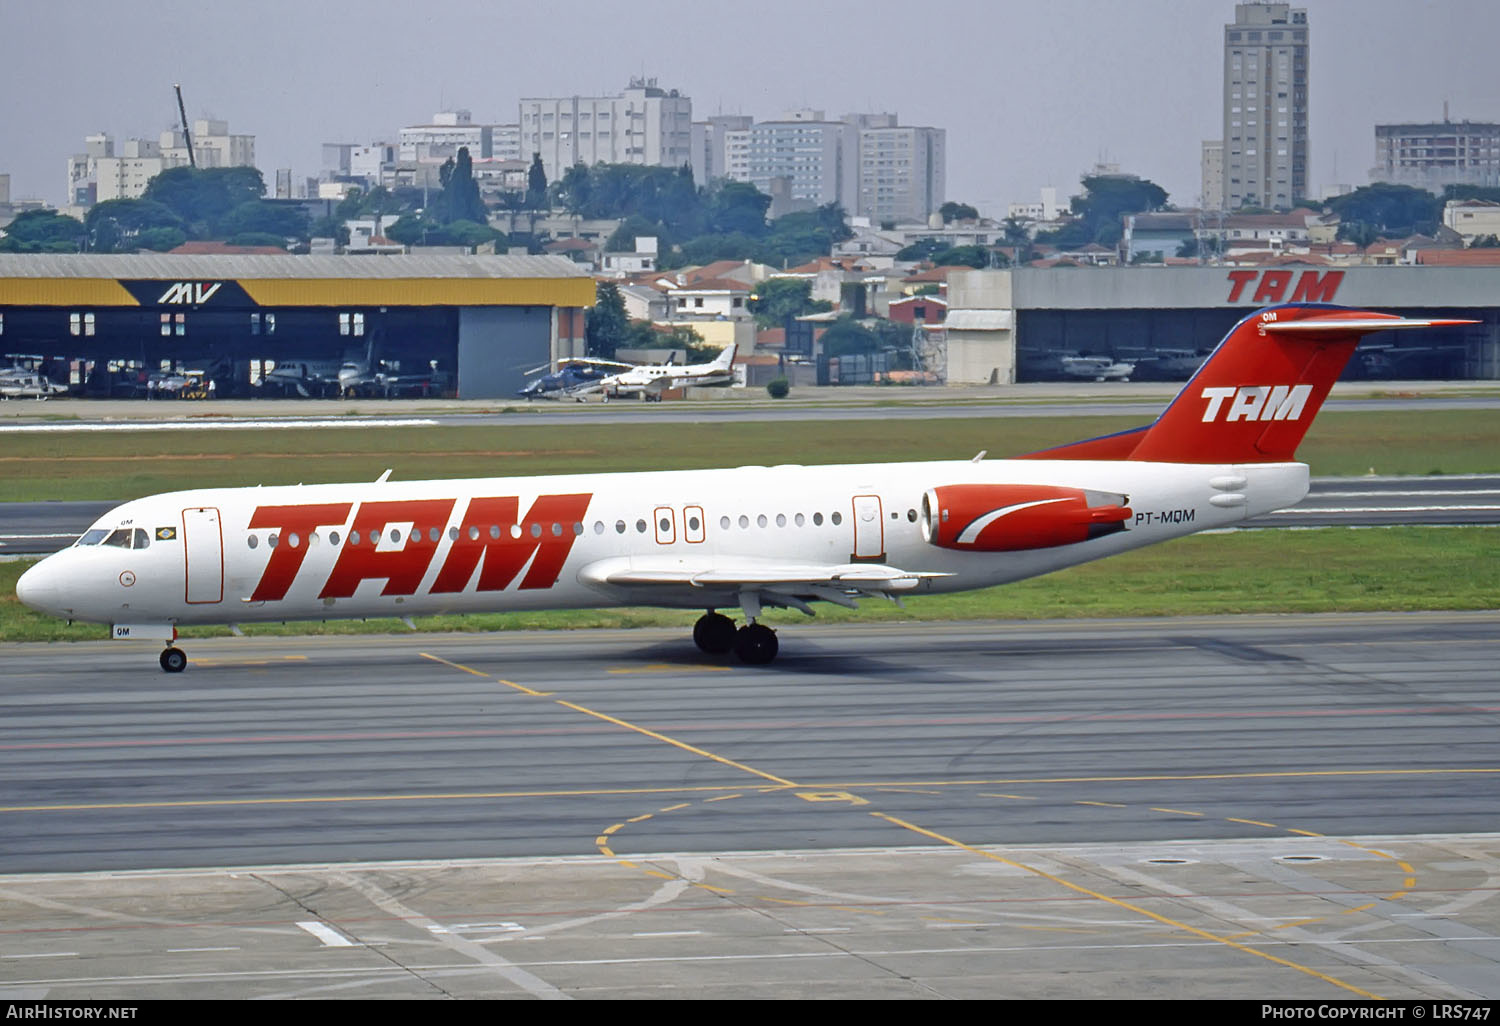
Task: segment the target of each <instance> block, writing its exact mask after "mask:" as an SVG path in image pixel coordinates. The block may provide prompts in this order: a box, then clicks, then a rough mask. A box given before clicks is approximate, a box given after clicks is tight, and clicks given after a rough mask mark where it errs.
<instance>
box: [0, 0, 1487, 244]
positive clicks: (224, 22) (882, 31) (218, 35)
mask: <svg viewBox="0 0 1500 1026" xmlns="http://www.w3.org/2000/svg"><path fill="white" fill-rule="evenodd" d="M1297 6H1302V7H1306V8H1307V10H1308V23H1309V27H1310V29H1311V33H1312V55H1311V72H1312V81H1311V105H1312V127H1311V135H1312V154H1313V155H1312V174H1311V177H1310V181H1311V183H1312V184H1313V187H1314V188H1315V189H1316V188H1318V187H1320V186H1322V185H1324V184H1327V183H1333V182H1347V183H1352V184H1355V185H1361V184H1364V183H1365V182H1366V181H1367V173H1368V170H1369V168H1370V165H1371V164H1372V163H1373V161H1374V124H1375V123H1376V122H1377V121H1379V122H1387V121H1407V120H1427V119H1433V120H1436V119H1438V118H1440V117H1441V116H1442V110H1443V101H1444V100H1447V101H1448V102H1449V109H1450V115H1451V116H1452V117H1453V118H1454V119H1461V118H1470V119H1473V120H1483V121H1495V120H1500V73H1497V70H1496V66H1495V63H1494V61H1495V58H1494V45H1495V41H1496V39H1497V38H1500V3H1497V2H1496V0H1304V2H1303V3H1301V4H1298V5H1297ZM1233 11H1234V3H1233V0H1045V2H1043V0H1025V2H1022V0H946V2H945V0H927V2H895V0H858V2H848V0H751V2H746V3H724V2H721V0H688V2H684V0H615V2H601V0H571V2H560V3H559V2H548V0H427V2H421V0H415V2H414V0H358V2H349V3H336V4H335V3H324V2H322V0H300V2H298V0H253V2H245V3H234V4H230V3H226V2H224V0H135V2H121V0H0V84H3V90H0V95H3V96H4V97H5V100H4V101H3V105H0V173H3V172H9V173H10V175H11V194H12V197H13V198H21V197H40V198H42V199H46V200H48V201H50V202H53V203H57V202H60V201H62V200H63V199H64V198H65V191H66V166H67V165H66V160H67V157H68V155H69V154H71V153H75V152H79V151H81V150H82V149H83V138H84V136H85V135H88V134H90V133H94V132H108V133H110V134H112V135H114V136H115V139H116V143H117V145H118V143H119V141H120V140H123V139H124V138H127V137H131V136H146V137H150V138H154V137H155V136H156V135H157V133H159V132H160V131H162V130H163V129H165V128H170V127H172V126H174V125H175V124H176V123H177V108H176V101H175V99H174V96H173V92H172V84H173V83H174V82H181V83H182V86H183V92H184V94H185V96H186V99H187V108H188V117H189V118H198V117H208V116H212V117H217V118H223V119H227V120H228V121H229V125H230V130H231V131H233V132H237V133H248V134H252V135H254V136H255V137H256V138H255V152H256V159H257V163H258V164H259V166H260V168H261V170H262V171H263V172H264V173H265V175H266V178H267V181H268V183H271V184H274V172H275V169H276V168H281V167H290V168H292V169H293V171H294V173H295V174H296V175H297V176H299V177H301V176H315V175H316V174H317V173H318V169H319V165H320V158H321V150H320V146H321V144H322V143H324V142H332V141H345V142H360V143H367V142H371V141H374V140H379V139H389V140H392V141H394V139H395V136H396V131H397V129H398V128H400V127H401V126H403V125H409V124H419V123H424V122H426V121H428V120H429V119H430V117H431V115H432V114H433V113H434V112H435V111H438V110H443V109H452V108H457V107H463V108H467V109H469V110H471V111H472V112H473V114H474V119H475V120H476V121H485V122H513V121H515V120H516V116H517V115H516V104H517V101H518V100H519V98H520V97H521V96H522V95H528V96H569V95H575V94H577V95H591V96H598V95H616V94H618V93H619V92H620V91H621V90H622V89H623V88H624V87H625V85H626V83H627V81H628V79H629V78H630V77H632V76H641V75H645V76H648V77H655V78H656V79H657V80H658V82H659V84H660V85H661V86H663V87H664V88H676V89H679V90H681V91H682V92H683V93H685V94H687V95H688V96H690V97H692V100H693V116H694V118H695V119H701V118H703V117H705V116H707V115H708V114H711V113H716V112H725V113H745V114H751V115H753V116H754V117H755V118H756V119H757V120H761V119H767V118H773V117H776V116H778V115H779V114H780V112H781V111H783V110H787V109H791V108H797V107H813V108H817V109H821V110H824V111H826V112H827V114H828V115H829V116H830V117H839V116H841V115H843V114H845V113H848V112H854V111H858V112H867V111H895V112H897V113H899V114H900V116H901V121H902V123H903V124H911V125H933V126H937V127H941V128H945V129H947V132H948V186H947V192H948V197H949V198H950V199H957V200H962V201H966V202H969V203H973V204H975V205H977V206H979V207H980V209H981V210H983V211H984V212H986V213H991V214H999V215H1001V216H1003V214H1004V206H1005V204H1006V203H1008V202H1019V201H1031V200H1034V199H1035V198H1036V197H1037V194H1038V190H1039V189H1040V188H1041V187H1042V186H1044V185H1056V186H1059V187H1060V188H1061V189H1062V190H1063V194H1064V195H1067V194H1069V193H1071V192H1073V191H1076V190H1077V183H1078V178H1079V175H1080V174H1081V173H1083V172H1084V171H1086V170H1087V169H1088V168H1090V167H1091V166H1092V165H1093V164H1094V163H1095V162H1096V161H1099V160H1105V161H1109V162H1112V163H1118V164H1119V165H1121V167H1122V169H1124V170H1127V171H1132V172H1135V173H1137V174H1140V175H1143V176H1145V177H1147V178H1150V179H1152V180H1154V181H1156V182H1157V183H1159V184H1160V185H1162V186H1163V187H1164V188H1166V189H1167V191H1168V192H1169V193H1170V199H1171V201H1172V202H1174V203H1177V204H1179V205H1184V206H1186V205H1192V204H1193V203H1195V202H1196V200H1197V196H1198V192H1199V146H1200V143H1201V142H1202V140H1204V139H1208V138H1218V137H1219V136H1220V134H1221V127H1220V123H1219V117H1220V93H1221V91H1222V87H1221V75H1222V67H1221V64H1222V59H1221V57H1222V47H1223V25H1224V24H1225V22H1227V21H1231V20H1232V19H1233Z"/></svg>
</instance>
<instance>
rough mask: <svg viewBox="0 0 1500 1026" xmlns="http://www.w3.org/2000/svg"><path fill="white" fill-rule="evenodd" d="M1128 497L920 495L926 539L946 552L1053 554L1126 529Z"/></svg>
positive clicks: (1013, 489) (953, 488) (1023, 492)
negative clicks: (1034, 551)
mask: <svg viewBox="0 0 1500 1026" xmlns="http://www.w3.org/2000/svg"><path fill="white" fill-rule="evenodd" d="M1129 501H1130V499H1129V497H1128V496H1124V495H1119V494H1117V493H1114V492H1095V491H1085V490H1084V489H1082V488H1062V487H1058V486H1055V485H1013V484H1006V485H991V484H965V485H944V486H942V487H941V488H933V489H929V490H928V492H927V493H926V494H925V495H923V496H922V537H923V538H925V539H926V540H927V541H928V542H930V543H932V544H933V545H937V546H939V547H940V548H944V549H958V550H960V551H970V552H1015V551H1019V550H1021V549H1049V548H1052V547H1054V546H1057V545H1072V544H1074V543H1076V542H1081V541H1088V540H1089V539H1090V538H1102V537H1103V536H1104V535H1107V534H1114V533H1115V532H1116V531H1123V530H1125V524H1126V522H1127V521H1128V520H1129V519H1130V516H1131V513H1130V507H1129V506H1127V505H1126V504H1127V503H1128V502H1129Z"/></svg>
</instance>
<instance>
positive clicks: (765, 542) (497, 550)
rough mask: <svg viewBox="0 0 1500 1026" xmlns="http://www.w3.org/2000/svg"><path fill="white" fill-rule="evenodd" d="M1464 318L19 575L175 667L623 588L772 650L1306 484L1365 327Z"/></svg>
mask: <svg viewBox="0 0 1500 1026" xmlns="http://www.w3.org/2000/svg"><path fill="white" fill-rule="evenodd" d="M1465 323H1472V322H1467V321H1453V320H1409V319H1402V318H1399V317H1393V316H1390V315H1386V314H1378V313H1369V312H1365V311H1359V310H1347V309H1343V308H1340V307H1328V306H1312V305H1298V306H1282V307H1276V308H1271V309H1267V310H1263V311H1260V312H1258V313H1255V314H1253V315H1252V316H1250V317H1247V318H1245V319H1244V320H1242V321H1240V323H1239V324H1237V325H1236V326H1235V327H1234V328H1233V329H1232V330H1231V331H1230V333H1229V334H1228V335H1227V336H1226V337H1225V339H1224V341H1223V342H1222V343H1221V344H1220V345H1219V347H1218V349H1216V350H1215V351H1214V354H1213V355H1212V356H1210V357H1209V359H1208V360H1207V361H1206V362H1205V363H1204V365H1203V367H1202V368H1200V370H1199V372H1198V374H1197V375H1196V376H1195V377H1194V378H1193V379H1192V380H1191V381H1190V382H1188V384H1187V386H1186V387H1185V388H1184V389H1183V390H1182V392H1181V393H1180V394H1179V395H1178V396H1177V398H1176V399H1175V400H1173V402H1172V403H1171V405H1169V406H1168V407H1167V409H1166V410H1165V411H1163V413H1162V414H1161V416H1160V417H1158V418H1157V420H1156V421H1155V422H1154V423H1152V424H1150V425H1148V426H1146V427H1143V428H1137V429H1135V430H1132V431H1126V432H1122V433H1119V434H1115V435H1109V436H1106V437H1103V438H1095V439H1091V440H1088V441H1084V442H1077V443H1074V444H1071V445H1065V446H1062V447H1060V448H1056V449H1050V450H1046V451H1044V452H1039V453H1033V454H1031V455H1028V456H1024V457H1021V458H1019V459H1012V460H986V459H984V458H983V456H984V454H983V453H981V454H980V455H979V456H976V457H974V458H973V459H972V460H961V461H956V462H930V463H893V464H866V465H848V466H808V467H803V466H778V467H739V468H736V469H726V470H689V471H674V472H647V473H617V474H583V475H568V476H556V477H529V478H475V479H465V480H450V481H417V482H392V481H389V480H387V476H388V475H382V477H381V478H380V480H378V481H375V482H371V483H364V484H333V485H306V486H303V485H298V486H295V487H270V488H259V487H257V488H215V489H202V490H194V491H184V492H173V493H169V494H166V495H156V496H151V497H150V498H144V499H137V500H135V501H133V502H127V503H125V504H124V505H122V506H119V507H118V508H116V509H114V510H113V511H111V512H110V513H109V514H107V515H106V516H104V517H101V518H100V519H99V520H98V521H97V522H96V523H95V524H94V526H93V527H91V528H90V529H89V530H88V531H87V532H86V533H85V534H84V535H83V536H82V537H81V538H80V539H79V540H78V542H77V543H76V544H75V545H74V546H72V547H71V548H68V549H64V550H63V551H61V552H58V553H56V554H54V555H51V556H49V557H47V558H46V559H44V560H42V561H41V562H40V563H38V564H37V565H36V566H34V567H32V568H31V569H30V570H28V571H26V573H25V574H24V575H22V577H21V579H20V581H19V583H18V584H17V586H16V594H17V596H18V597H19V598H20V600H21V601H22V602H24V603H25V604H26V605H28V606H30V607H32V608H33V609H38V610H42V611H45V612H48V613H51V614H53V615H55V616H59V617H66V618H67V619H69V620H85V621H94V622H99V623H105V624H109V625H110V634H111V636H112V637H115V638H120V639H145V640H148V641H156V642H159V643H163V644H165V645H166V648H165V649H164V651H163V652H162V653H161V665H162V668H163V669H165V670H168V671H173V672H175V671H180V670H181V669H183V667H184V666H185V665H186V663H187V657H186V655H184V653H183V652H182V650H181V649H179V648H177V647H175V646H174V645H173V644H172V642H173V640H175V637H176V633H177V628H178V627H179V626H181V625H186V624H224V623H229V624H234V623H244V622H251V621H257V620H317V619H324V620H329V619H338V618H356V617H384V616H388V617H412V616H421V615H428V614H434V613H455V612H457V613H464V612H475V613H477V612H490V611H502V610H524V609H543V608H548V609H555V608H585V607H602V606H629V605H650V606H665V607H675V608H685V609H703V610H706V612H705V614H704V615H703V616H702V617H701V618H700V619H699V620H698V622H697V625H696V627H695V628H694V630H693V640H694V641H695V642H696V643H697V645H698V647H699V648H701V649H703V650H704V651H705V652H710V653H725V652H729V651H733V652H734V653H735V654H736V655H737V656H738V657H739V658H740V659H741V660H743V661H744V662H747V663H766V662H769V661H771V660H772V659H774V658H775V656H776V652H777V647H778V644H777V639H776V634H775V632H773V631H772V630H771V629H770V628H769V627H767V626H766V625H765V624H762V623H759V622H758V621H759V618H760V616H761V611H762V610H763V609H765V608H767V607H789V608H793V609H798V610H801V611H802V612H804V613H808V614H811V612H812V604H813V603H815V602H833V603H836V604H838V605H844V606H853V605H854V604H855V600H856V599H857V598H860V597H878V598H886V599H899V598H900V597H901V596H905V595H921V594H932V593H938V592H953V591H963V590H967V589H972V588H986V587H990V586H992V585H997V584H1004V583H1006V582H1008V581H1015V580H1020V579H1022V578H1025V577H1034V576H1036V575H1038V574H1044V573H1048V572H1049V571H1052V570H1058V569H1061V568H1063V567H1067V566H1072V565H1074V564H1077V563H1084V562H1087V561H1089V560H1093V559H1099V558H1101V557H1103V556H1111V555H1114V554H1116V553H1119V552H1125V551H1127V550H1130V549H1137V548H1140V547H1142V546H1145V545H1150V544H1152V543H1154V542H1160V541H1166V540H1167V539H1169V538H1177V537H1180V536H1182V535H1185V534H1190V533H1192V532H1195V531H1202V530H1205V529H1209V528H1218V527H1225V526H1227V525H1231V524H1235V523H1237V522H1239V521H1241V520H1244V519H1246V518H1247V517H1254V516H1259V515H1261V514H1263V513H1267V512H1269V511H1271V510H1275V509H1281V508H1283V507H1286V506H1290V505H1292V504H1294V503H1296V502H1297V501H1299V500H1300V499H1301V498H1302V497H1303V496H1304V495H1305V494H1306V493H1307V488H1308V468H1307V466H1306V465H1305V464H1302V463H1297V462H1294V461H1293V457H1294V454H1295V451H1296V448H1297V445H1298V443H1299V442H1300V441H1301V439H1302V437H1303V435H1304V434H1305V433H1306V431H1307V428H1308V425H1309V424H1310V423H1311V422H1312V419H1313V417H1314V415H1315V414H1316V413H1317V411H1318V408H1319V407H1320V406H1321V405H1322V403H1323V400H1324V398H1325V397H1326V396H1327V395H1328V391H1329V389H1330V388H1331V387H1332V386H1333V383H1334V380H1335V379H1336V378H1337V377H1338V376H1339V372H1340V371H1341V370H1342V369H1343V367H1344V365H1345V363H1346V362H1347V361H1348V360H1349V358H1350V356H1351V354H1352V353H1353V352H1354V348H1355V346H1356V345H1357V344H1358V343H1359V339H1360V337H1361V336H1363V335H1365V334H1368V333H1370V332H1377V331H1388V330H1392V329H1397V328H1425V327H1434V326H1442V325H1453V324H1465ZM720 609H729V610H735V609H738V610H741V611H742V612H743V613H744V617H745V620H746V624H745V626H743V627H739V628H736V627H735V624H734V621H733V620H731V619H730V618H729V617H728V616H725V615H723V614H722V613H719V612H718V610H720Z"/></svg>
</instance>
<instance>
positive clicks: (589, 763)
mask: <svg viewBox="0 0 1500 1026" xmlns="http://www.w3.org/2000/svg"><path fill="white" fill-rule="evenodd" d="M186 647H187V649H188V652H189V656H190V658H191V659H192V663H191V665H190V666H189V670H188V672H187V673H185V674H182V675H181V676H180V677H169V676H167V675H164V674H162V673H161V672H160V671H159V670H158V669H157V668H156V666H155V659H154V654H153V653H152V652H150V651H147V650H146V649H143V648H138V647H135V646H132V645H129V644H116V643H109V642H101V643H81V644H80V643H73V644H67V645H6V646H0V661H3V663H4V665H5V667H6V684H5V686H4V688H3V689H0V833H3V835H4V836H5V838H6V842H5V844H4V845H3V846H0V870H3V871H4V872H5V873H6V874H7V875H5V876H3V877H0V924H3V927H0V996H6V997H16V996H32V997H38V996H43V995H44V994H45V995H47V996H52V997H60V996H67V997H101V996H106V995H108V996H120V995H126V996H137V997H141V998H147V997H168V996H202V995H206V994H212V995H214V996H222V997H228V996H335V995H350V996H361V997H374V996H407V997H413V996H445V995H454V996H486V997H488V996H535V997H558V996H600V997H603V996H610V997H622V996H668V995H677V996H694V997H701V996H718V997H748V996H769V995H772V994H776V995H795V996H844V997H854V996H858V997H874V996H909V997H935V996H950V997H973V996H990V997H1001V996H1017V997H1019V996H1027V997H1048V996H1074V997H1101V998H1102V997H1119V996H1154V997H1188V996H1195V997H1256V998H1265V997H1279V998H1285V997H1293V996H1298V997H1307V998H1318V999H1335V998H1344V997H1361V996H1370V995H1374V996H1381V997H1430V998H1446V999H1458V998H1469V997H1488V998H1495V997H1500V903H1497V897H1500V837H1497V836H1496V835H1495V834H1494V833H1493V831H1494V830H1495V826H1496V824H1497V823H1500V788H1497V787H1496V786H1495V785H1496V782H1497V780H1500V741H1497V740H1496V738H1497V731H1496V727H1497V726H1500V702H1497V699H1496V696H1495V692H1494V687H1493V681H1494V671H1493V667H1494V665H1495V663H1496V657H1497V655H1500V613H1493V612H1486V613H1444V614H1364V615H1330V616H1253V617H1222V618H1219V617H1215V618H1194V619H1161V620H1136V621H1092V622H1089V621H1077V622H1060V621H1054V622H1039V623H1000V624H952V625H945V624H938V625H910V626H908V625H884V624H883V625H852V626H851V625H843V626H837V627H818V626H796V627H787V628H784V629H783V630H782V657H781V658H780V659H779V660H778V661H777V662H776V663H775V664H774V665H773V666H772V667H769V668H747V667H742V666H738V665H736V664H733V663H730V662H718V661H705V660H704V659H703V658H702V657H701V656H700V655H699V654H698V653H697V651H696V649H694V648H693V647H692V645H691V643H690V642H689V641H687V639H686V638H685V636H682V635H680V634H678V633H675V632H667V631H658V630H651V631H590V632H577V633H561V632H559V633H553V634H545V633H544V634H506V635H488V636H475V635H421V636H417V635H408V636H396V637H384V636H381V637H360V638H351V637H340V638H295V639H266V638H246V639H222V640H213V641H193V642H190V643H187V644H186Z"/></svg>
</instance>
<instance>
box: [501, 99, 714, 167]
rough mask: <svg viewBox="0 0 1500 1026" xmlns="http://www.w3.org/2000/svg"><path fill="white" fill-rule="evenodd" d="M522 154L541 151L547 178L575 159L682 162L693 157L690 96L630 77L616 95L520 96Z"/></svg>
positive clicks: (576, 161) (655, 163)
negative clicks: (622, 89) (624, 87)
mask: <svg viewBox="0 0 1500 1026" xmlns="http://www.w3.org/2000/svg"><path fill="white" fill-rule="evenodd" d="M519 114H520V117H519V124H520V133H519V135H520V145H521V154H522V159H524V160H530V159H531V154H533V153H540V154H541V155H542V168H543V170H545V171H546V174H547V180H548V181H549V182H550V181H555V180H556V179H558V178H560V177H561V176H562V174H563V172H564V171H566V170H567V169H568V168H570V167H572V166H573V165H574V164H580V163H581V164H586V165H589V166H592V165H594V164H597V163H600V162H601V161H602V162H604V163H607V164H647V165H652V166H656V167H681V166H682V165H683V164H686V163H689V161H690V160H691V159H692V138H693V128H692V124H693V101H692V99H691V98H690V97H687V96H683V95H682V94H681V93H679V92H678V91H677V90H676V89H662V88H660V87H658V86H657V84H656V79H654V78H648V79H632V80H631V82H630V85H629V86H628V87H627V88H626V89H625V92H624V94H623V95H621V96H564V97H549V98H535V97H527V98H523V99H522V100H521V102H520V111H519Z"/></svg>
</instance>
